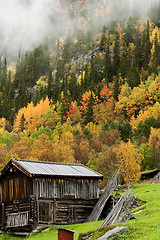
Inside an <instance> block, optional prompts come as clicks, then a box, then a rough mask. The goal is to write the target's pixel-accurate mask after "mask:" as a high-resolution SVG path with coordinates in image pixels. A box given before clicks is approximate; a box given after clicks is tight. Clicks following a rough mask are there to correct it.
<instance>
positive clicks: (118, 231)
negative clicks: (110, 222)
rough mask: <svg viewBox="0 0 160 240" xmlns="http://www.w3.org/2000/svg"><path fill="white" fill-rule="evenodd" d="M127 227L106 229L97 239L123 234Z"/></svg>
mask: <svg viewBox="0 0 160 240" xmlns="http://www.w3.org/2000/svg"><path fill="white" fill-rule="evenodd" d="M128 229H129V228H128V227H127V226H122V227H116V228H114V229H112V230H110V231H108V232H107V233H106V234H104V235H103V236H102V237H100V238H98V239H97V240H109V239H111V238H115V237H116V236H119V235H121V234H123V233H124V232H125V231H127V230H128Z"/></svg>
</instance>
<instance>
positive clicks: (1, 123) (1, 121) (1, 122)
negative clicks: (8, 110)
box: [0, 118, 6, 130]
mask: <svg viewBox="0 0 160 240" xmlns="http://www.w3.org/2000/svg"><path fill="white" fill-rule="evenodd" d="M5 125H6V119H5V118H0V128H1V129H3V130H5Z"/></svg>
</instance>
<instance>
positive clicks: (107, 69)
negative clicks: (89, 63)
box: [104, 37, 113, 83]
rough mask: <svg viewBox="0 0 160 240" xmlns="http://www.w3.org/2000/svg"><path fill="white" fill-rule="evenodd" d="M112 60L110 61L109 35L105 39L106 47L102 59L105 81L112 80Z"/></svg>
mask: <svg viewBox="0 0 160 240" xmlns="http://www.w3.org/2000/svg"><path fill="white" fill-rule="evenodd" d="M112 77H113V73H112V62H111V53H110V42H109V37H108V40H107V47H106V50H105V59H104V78H106V83H109V82H111V81H112Z"/></svg>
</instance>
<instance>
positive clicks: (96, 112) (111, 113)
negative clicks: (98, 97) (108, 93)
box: [93, 101, 116, 125]
mask: <svg viewBox="0 0 160 240" xmlns="http://www.w3.org/2000/svg"><path fill="white" fill-rule="evenodd" d="M115 118H116V115H115V109H114V103H113V102H112V101H111V102H102V103H99V104H96V105H94V106H93V119H94V122H95V123H98V125H104V124H105V123H106V122H108V123H111V122H113V121H115Z"/></svg>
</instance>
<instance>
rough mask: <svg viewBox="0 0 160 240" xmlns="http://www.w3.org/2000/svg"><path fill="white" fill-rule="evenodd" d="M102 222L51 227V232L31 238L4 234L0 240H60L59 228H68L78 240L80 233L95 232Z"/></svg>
mask: <svg viewBox="0 0 160 240" xmlns="http://www.w3.org/2000/svg"><path fill="white" fill-rule="evenodd" d="M101 223H102V221H98V222H91V223H82V224H74V225H67V226H66V225H64V226H62V225H61V226H51V227H50V226H49V228H50V230H48V231H42V232H41V233H36V234H33V235H32V236H29V237H15V236H13V235H12V234H3V235H0V240H11V239H12V240H20V239H21V240H57V239H58V230H57V228H59V227H60V228H66V229H69V230H72V231H74V232H75V234H74V240H77V239H78V235H79V233H86V232H89V231H94V230H96V229H98V228H100V225H101Z"/></svg>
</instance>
